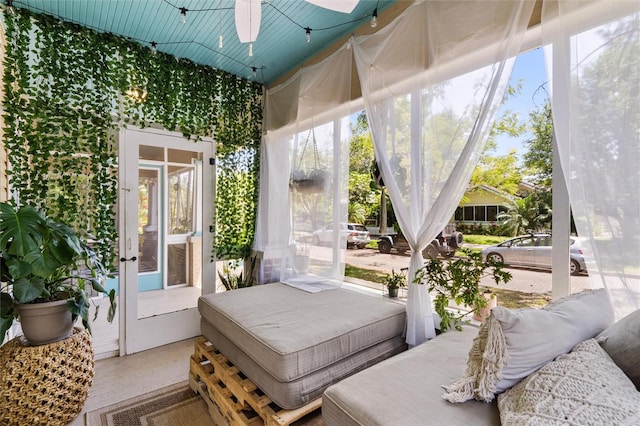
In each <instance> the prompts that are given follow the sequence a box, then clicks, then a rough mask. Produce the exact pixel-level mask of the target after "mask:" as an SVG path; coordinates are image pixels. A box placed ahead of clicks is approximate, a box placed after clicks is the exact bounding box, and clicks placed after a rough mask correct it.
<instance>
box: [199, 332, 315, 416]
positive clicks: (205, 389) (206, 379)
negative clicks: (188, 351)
mask: <svg viewBox="0 0 640 426" xmlns="http://www.w3.org/2000/svg"><path fill="white" fill-rule="evenodd" d="M189 384H190V387H191V389H192V390H193V391H194V392H196V393H198V394H200V395H201V396H202V397H203V398H204V399H205V402H206V403H207V406H208V407H209V414H210V415H211V417H212V418H213V419H214V421H215V416H214V414H215V415H216V416H217V415H222V417H223V418H224V420H225V422H226V423H227V424H228V425H230V426H235V425H250V426H258V425H267V426H290V425H291V424H292V423H293V422H295V421H296V420H299V419H301V418H302V417H304V416H306V415H307V414H309V413H311V412H313V411H315V410H317V409H319V408H320V407H321V405H322V398H317V399H316V400H314V401H311V402H310V403H308V404H307V405H305V406H303V407H300V408H297V409H295V410H284V409H282V408H280V407H278V406H277V405H276V404H275V403H273V401H271V399H270V398H269V397H268V396H267V395H265V394H264V393H262V392H260V390H259V388H258V387H257V386H256V385H255V383H253V382H252V381H251V380H250V379H248V378H246V377H244V375H242V373H241V372H240V370H239V369H238V368H237V367H236V366H234V365H233V364H232V363H231V362H230V361H229V360H228V359H227V358H226V357H225V356H224V355H222V354H221V353H220V352H218V351H217V350H216V349H215V348H214V347H213V345H212V344H211V343H210V342H209V341H207V340H206V339H205V338H204V337H199V338H197V339H196V340H195V350H194V354H193V355H192V356H191V359H190V367H189ZM214 408H215V409H216V413H213V410H214Z"/></svg>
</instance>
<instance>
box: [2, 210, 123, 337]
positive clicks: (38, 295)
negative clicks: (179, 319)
mask: <svg viewBox="0 0 640 426" xmlns="http://www.w3.org/2000/svg"><path fill="white" fill-rule="evenodd" d="M107 275H108V271H107V269H106V268H105V266H104V265H103V264H102V263H101V262H100V260H99V259H98V257H97V255H96V253H95V252H94V251H93V249H91V247H90V246H89V245H88V244H87V243H86V242H85V241H84V240H82V239H80V238H79V237H78V235H77V234H76V232H75V231H74V230H73V229H71V228H70V227H69V226H67V225H65V224H64V223H61V222H57V221H55V220H53V219H51V218H49V217H47V216H46V215H45V214H44V213H43V212H41V211H38V210H36V209H35V208H34V207H32V206H29V205H25V206H22V207H19V208H18V207H14V206H13V205H11V204H9V203H0V283H1V285H2V287H1V292H0V298H1V302H2V303H1V305H2V308H1V309H0V336H1V337H2V338H4V335H5V333H6V331H7V330H8V329H9V327H10V326H11V324H12V323H13V320H14V318H16V319H19V321H20V323H21V326H22V331H23V333H24V335H25V338H26V339H27V341H28V342H29V343H30V344H32V345H42V344H46V343H51V342H55V341H59V340H62V339H65V338H66V337H68V336H69V335H71V333H72V331H73V324H74V322H75V320H76V319H77V318H78V317H80V318H82V324H83V325H84V327H85V328H87V329H88V330H89V331H91V328H90V325H89V308H90V304H89V303H90V298H89V295H88V293H87V291H88V290H89V289H90V288H93V290H95V291H97V292H99V293H103V294H105V295H107V296H108V297H109V302H110V308H109V312H108V315H107V319H108V320H109V322H111V321H112V320H113V318H114V316H115V309H116V301H115V290H113V289H112V290H110V291H109V292H107V291H106V290H105V289H104V287H103V286H102V281H103V280H104V278H106V277H107ZM87 284H88V285H89V287H87ZM96 315H97V311H96Z"/></svg>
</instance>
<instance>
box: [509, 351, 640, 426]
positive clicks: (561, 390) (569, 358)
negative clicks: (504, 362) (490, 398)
mask: <svg viewBox="0 0 640 426" xmlns="http://www.w3.org/2000/svg"><path fill="white" fill-rule="evenodd" d="M498 408H499V410H500V419H501V421H502V424H503V425H507V426H508V425H514V426H517V425H524V424H527V425H531V424H548V425H550V424H558V425H560V424H563V425H564V424H567V425H568V424H571V425H637V424H640V392H638V391H637V390H636V388H635V386H634V385H633V383H631V381H630V380H629V378H627V376H625V374H624V373H623V372H622V370H620V368H618V366H616V364H615V363H614V362H613V361H612V360H611V358H610V357H609V356H608V355H607V353H606V352H605V351H604V350H603V349H602V348H601V347H600V345H598V343H597V342H596V341H595V339H589V340H586V341H584V342H582V343H579V344H578V345H576V347H575V348H574V349H573V351H571V353H569V354H564V355H560V356H559V357H558V358H557V359H556V360H555V361H553V362H551V363H549V364H547V365H545V366H544V367H542V368H541V369H540V370H538V371H537V372H535V373H533V374H532V375H530V376H529V377H527V378H525V379H524V380H522V381H521V382H520V383H518V384H517V385H516V386H514V387H513V388H511V389H509V390H507V391H506V392H505V393H503V394H502V395H499V396H498Z"/></svg>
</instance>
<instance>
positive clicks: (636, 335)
mask: <svg viewBox="0 0 640 426" xmlns="http://www.w3.org/2000/svg"><path fill="white" fill-rule="evenodd" d="M596 340H597V341H598V343H600V345H601V346H602V347H603V348H604V350H605V351H607V353H608V354H609V356H610V357H611V359H613V361H614V362H615V363H616V365H617V366H618V367H620V369H621V370H622V371H623V372H624V373H625V374H626V375H627V377H629V379H631V381H632V382H633V384H634V385H636V388H637V389H638V390H640V309H639V310H637V311H635V312H632V313H630V314H629V315H627V316H626V317H624V318H622V319H621V320H620V321H618V322H616V323H614V324H613V325H611V326H610V327H609V328H607V329H606V330H604V331H603V332H602V333H600V334H599V335H598V336H597V337H596Z"/></svg>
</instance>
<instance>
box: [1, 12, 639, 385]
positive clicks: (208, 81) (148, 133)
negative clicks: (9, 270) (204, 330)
mask: <svg viewBox="0 0 640 426" xmlns="http://www.w3.org/2000/svg"><path fill="white" fill-rule="evenodd" d="M184 3H185V4H177V3H175V2H169V1H150V0H149V1H145V2H140V3H137V2H109V1H100V2H92V3H90V4H85V3H84V2H73V1H71V2H68V1H67V2H65V1H51V2H41V1H31V0H24V1H16V0H14V1H9V2H7V4H6V5H5V6H6V7H5V8H3V27H2V30H3V40H2V47H3V49H2V54H3V81H4V85H3V88H4V89H3V92H2V93H3V120H4V123H3V134H2V145H1V146H0V154H2V157H1V159H2V163H0V164H2V170H1V171H0V178H1V179H2V181H1V182H2V188H0V189H1V192H0V197H2V199H3V200H12V202H13V203H15V204H18V205H20V204H32V205H34V206H36V207H38V208H46V209H47V211H48V213H49V215H51V216H54V217H56V218H58V219H60V220H63V221H65V222H68V223H70V224H72V225H73V226H74V227H75V228H76V229H78V230H82V231H84V232H87V233H88V235H89V236H90V239H91V242H92V244H93V245H94V246H95V247H96V250H97V251H98V253H99V255H100V256H101V257H102V258H103V259H104V260H105V261H106V263H108V264H110V265H113V267H114V273H112V274H111V278H109V279H108V280H107V281H106V282H105V285H106V288H107V289H114V290H116V292H117V295H118V300H119V309H118V313H117V318H116V322H115V323H112V324H108V323H106V321H104V318H103V316H104V312H100V315H99V316H98V320H97V322H96V323H95V324H94V337H93V339H94V350H95V351H96V355H97V356H98V358H106V357H110V356H115V355H120V356H124V355H129V354H133V353H137V352H140V351H144V350H146V349H149V348H153V347H159V346H162V345H166V344H169V343H172V342H177V341H181V340H184V339H188V338H192V337H194V336H198V335H200V334H201V324H200V321H201V315H200V312H199V310H198V309H197V307H196V304H197V301H198V298H199V297H200V296H203V295H207V294H212V293H216V292H218V291H220V290H222V288H221V287H220V283H219V280H218V277H217V276H216V275H217V273H216V261H223V260H232V259H243V260H245V266H246V267H245V273H251V275H254V276H255V277H256V279H257V281H258V282H259V283H260V284H268V283H277V282H282V283H286V284H288V285H289V286H292V287H295V288H297V289H299V290H301V291H306V292H308V293H310V294H315V293H318V292H323V291H325V290H331V289H334V288H336V287H338V288H339V287H345V286H344V285H343V278H344V264H345V246H344V242H343V240H342V239H341V237H340V229H339V225H340V224H341V223H344V222H346V221H347V209H348V206H347V201H346V200H347V199H348V194H347V191H348V189H347V188H348V185H347V184H348V170H347V168H348V143H349V138H350V125H351V124H352V122H353V121H354V115H355V114H356V113H358V112H359V111H362V110H364V111H366V114H367V120H368V123H369V126H370V131H371V134H372V138H373V141H374V149H375V156H376V161H377V164H378V167H379V168H380V170H381V175H382V177H383V179H384V182H385V186H386V188H387V191H388V194H389V197H390V199H391V203H392V205H393V206H394V211H395V212H396V215H397V218H398V221H399V223H400V227H401V229H402V232H403V234H404V235H405V236H406V237H407V241H408V242H409V245H410V248H411V253H412V255H411V258H410V260H408V262H407V265H406V266H407V268H408V272H407V273H408V276H409V285H408V298H407V303H406V329H405V331H404V334H403V336H404V338H405V341H406V343H407V344H408V345H409V346H411V347H412V346H418V345H420V344H421V343H423V342H425V341H428V340H430V339H433V338H434V337H435V335H436V331H435V329H436V326H437V321H438V319H437V318H436V317H434V314H433V311H432V306H431V298H430V296H429V293H428V292H426V291H425V287H424V286H421V285H418V284H414V283H413V282H412V278H413V277H415V275H416V272H417V271H418V270H419V269H420V268H421V267H422V265H423V264H424V259H423V257H422V255H421V252H422V250H423V249H424V248H425V247H426V245H427V244H428V242H429V241H431V240H432V239H433V238H434V236H435V235H437V234H438V232H439V231H440V230H441V229H443V227H444V226H445V225H446V224H447V223H448V221H449V220H450V218H451V217H452V216H453V215H454V213H455V210H456V207H457V205H458V201H459V200H460V198H461V197H462V195H463V194H464V191H465V190H466V188H467V184H468V182H469V178H470V176H471V173H472V171H473V168H474V166H475V164H476V162H477V160H478V157H479V155H480V153H481V151H482V147H483V145H484V143H485V142H486V140H487V138H488V136H489V132H490V131H491V128H492V125H493V122H494V119H495V117H496V113H497V108H498V106H499V105H500V103H501V101H502V98H503V95H504V92H505V89H506V85H507V82H508V79H509V76H510V72H511V67H512V65H513V61H514V59H515V57H516V56H517V55H518V54H520V53H522V52H524V51H527V50H529V49H533V48H539V47H542V48H543V49H544V50H545V59H546V65H547V71H548V76H549V80H550V81H551V88H552V93H551V101H552V107H553V118H554V130H555V140H554V142H555V143H554V183H553V187H554V188H553V189H554V191H553V197H554V202H553V205H554V215H553V229H554V237H555V236H558V235H568V234H569V229H570V218H571V217H572V218H573V220H574V221H575V225H576V229H577V230H578V233H579V235H580V236H581V237H584V238H586V240H587V242H588V244H587V247H586V250H587V252H586V254H585V256H586V259H587V262H588V270H589V277H590V281H591V285H592V288H594V289H599V288H604V289H606V294H607V295H608V297H609V299H610V301H611V305H612V307H613V312H614V314H615V318H616V319H621V318H623V317H625V316H626V315H628V314H630V313H632V312H634V311H637V310H638V308H640V269H639V268H640V238H639V237H638V235H640V232H639V231H640V204H639V202H638V198H637V196H635V195H636V194H635V192H636V191H637V188H638V187H640V171H639V170H640V169H638V167H637V164H638V162H639V160H640V158H639V157H640V132H639V130H638V129H639V128H640V108H639V106H638V105H640V102H639V101H638V99H639V96H640V77H639V75H640V74H639V73H640V63H639V59H638V55H637V52H638V51H640V23H639V22H640V4H639V3H638V2H637V1H631V0H629V1H625V0H615V1H588V2H587V1H563V0H559V1H533V0H529V1H524V0H523V1H483V0H473V1H450V2H444V1H433V2H432V1H428V0H427V1H416V2H405V1H384V0H378V1H369V0H360V1H344V2H342V1H334V2H322V1H317V2H316V1H309V2H295V3H294V2H285V1H283V2H280V1H275V0H274V1H270V2H264V3H262V2H260V1H252V0H247V1H242V0H238V1H237V2H232V1H225V0H222V1H218V2H216V1H195V0H193V1H185V2H184ZM315 3H319V4H321V6H326V7H328V9H325V8H321V7H319V6H317V5H316V4H315ZM348 3H351V5H350V6H349V5H348ZM239 5H241V6H244V7H246V9H244V12H242V8H241V7H240V6H239ZM340 7H346V8H347V10H348V12H347V13H344V12H338V11H336V9H337V8H340ZM234 8H235V10H236V12H235V15H234ZM238 10H240V11H241V12H238ZM242 13H244V14H245V15H242ZM238 14H240V15H238ZM238 16H240V18H239V17H238ZM242 18H244V20H243V19H242ZM260 19H262V22H260ZM316 19H317V20H316ZM238 22H239V23H238ZM245 31H246V34H245ZM325 223H332V224H334V229H333V230H332V231H333V237H332V241H331V242H330V243H329V244H328V245H327V244H325V245H323V246H321V247H320V246H316V245H313V244H310V241H309V238H308V235H309V231H311V230H313V229H316V228H317V226H318V224H325ZM0 239H1V238H0ZM568 257H569V242H568V240H567V239H566V238H557V239H556V238H554V243H553V262H554V263H553V276H552V281H553V297H554V299H558V298H560V297H562V296H566V295H569V294H571V293H572V290H571V288H570V281H569V270H568ZM254 262H255V263H254ZM252 264H253V265H254V266H255V268H253V269H251V268H249V266H250V265H252ZM346 287H348V286H346ZM96 296H98V295H96ZM95 302H96V304H97V305H104V300H102V299H100V298H99V297H96V298H95ZM165 305H168V306H170V308H169V309H167V310H164V309H160V307H161V306H165ZM106 309H107V308H106V307H105V308H103V311H104V310H106ZM345 315H346V314H345ZM17 330H18V327H17V326H14V327H13V328H12V329H11V330H10V332H9V333H10V334H9V335H8V336H7V340H8V339H10V338H13V337H14V334H11V333H16V332H17ZM465 355H466V354H465ZM461 373H462V372H461Z"/></svg>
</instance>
